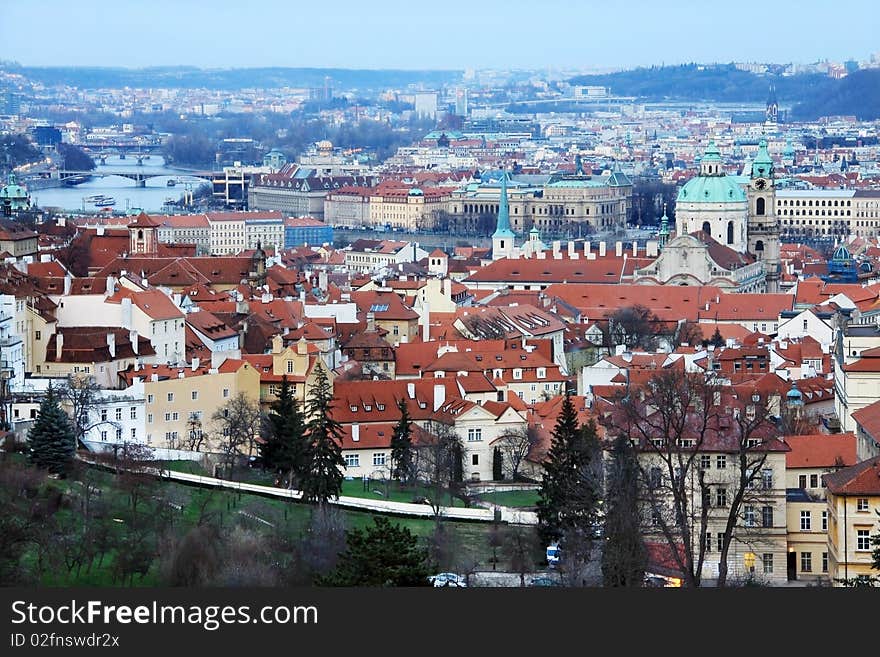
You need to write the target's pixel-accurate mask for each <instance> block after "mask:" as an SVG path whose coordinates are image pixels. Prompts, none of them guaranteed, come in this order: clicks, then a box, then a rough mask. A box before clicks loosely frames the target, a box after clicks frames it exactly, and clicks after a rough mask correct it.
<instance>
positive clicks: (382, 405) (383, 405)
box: [376, 404, 385, 411]
mask: <svg viewBox="0 0 880 657" xmlns="http://www.w3.org/2000/svg"><path fill="white" fill-rule="evenodd" d="M376 408H378V409H379V410H380V411H384V410H385V404H376Z"/></svg>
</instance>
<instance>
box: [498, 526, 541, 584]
mask: <svg viewBox="0 0 880 657" xmlns="http://www.w3.org/2000/svg"><path fill="white" fill-rule="evenodd" d="M537 541H538V534H537V533H536V531H535V528H534V527H532V526H529V525H511V526H510V527H508V528H507V531H506V532H505V535H504V552H505V554H506V555H507V558H508V561H509V562H510V569H511V570H512V571H513V572H515V573H519V585H520V586H525V585H526V573H528V572H531V571H532V570H534V568H535V553H536V551H537V547H538V546H537Z"/></svg>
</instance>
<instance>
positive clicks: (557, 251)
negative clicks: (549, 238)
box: [553, 240, 562, 259]
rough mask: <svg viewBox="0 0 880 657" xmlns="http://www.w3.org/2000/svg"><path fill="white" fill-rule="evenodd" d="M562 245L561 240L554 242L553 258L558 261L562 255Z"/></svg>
mask: <svg viewBox="0 0 880 657" xmlns="http://www.w3.org/2000/svg"><path fill="white" fill-rule="evenodd" d="M561 248H562V243H561V242H560V241H559V240H553V258H554V259H557V258H558V257H559V254H560V253H561Z"/></svg>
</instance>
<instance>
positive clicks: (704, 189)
mask: <svg viewBox="0 0 880 657" xmlns="http://www.w3.org/2000/svg"><path fill="white" fill-rule="evenodd" d="M745 200H746V193H745V192H744V191H743V190H742V187H740V186H739V185H737V184H736V182H734V181H733V180H732V179H731V178H729V177H728V176H697V177H696V178H692V179H691V180H689V181H688V182H687V183H686V184H685V186H684V187H682V188H681V189H680V190H679V191H678V197H677V198H676V203H742V202H743V201H745Z"/></svg>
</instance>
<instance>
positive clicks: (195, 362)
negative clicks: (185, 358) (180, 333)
mask: <svg viewBox="0 0 880 657" xmlns="http://www.w3.org/2000/svg"><path fill="white" fill-rule="evenodd" d="M190 367H191V368H192V371H193V372H195V371H196V370H197V369H199V359H198V358H196V357H195V356H193V359H192V364H191V365H190Z"/></svg>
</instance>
